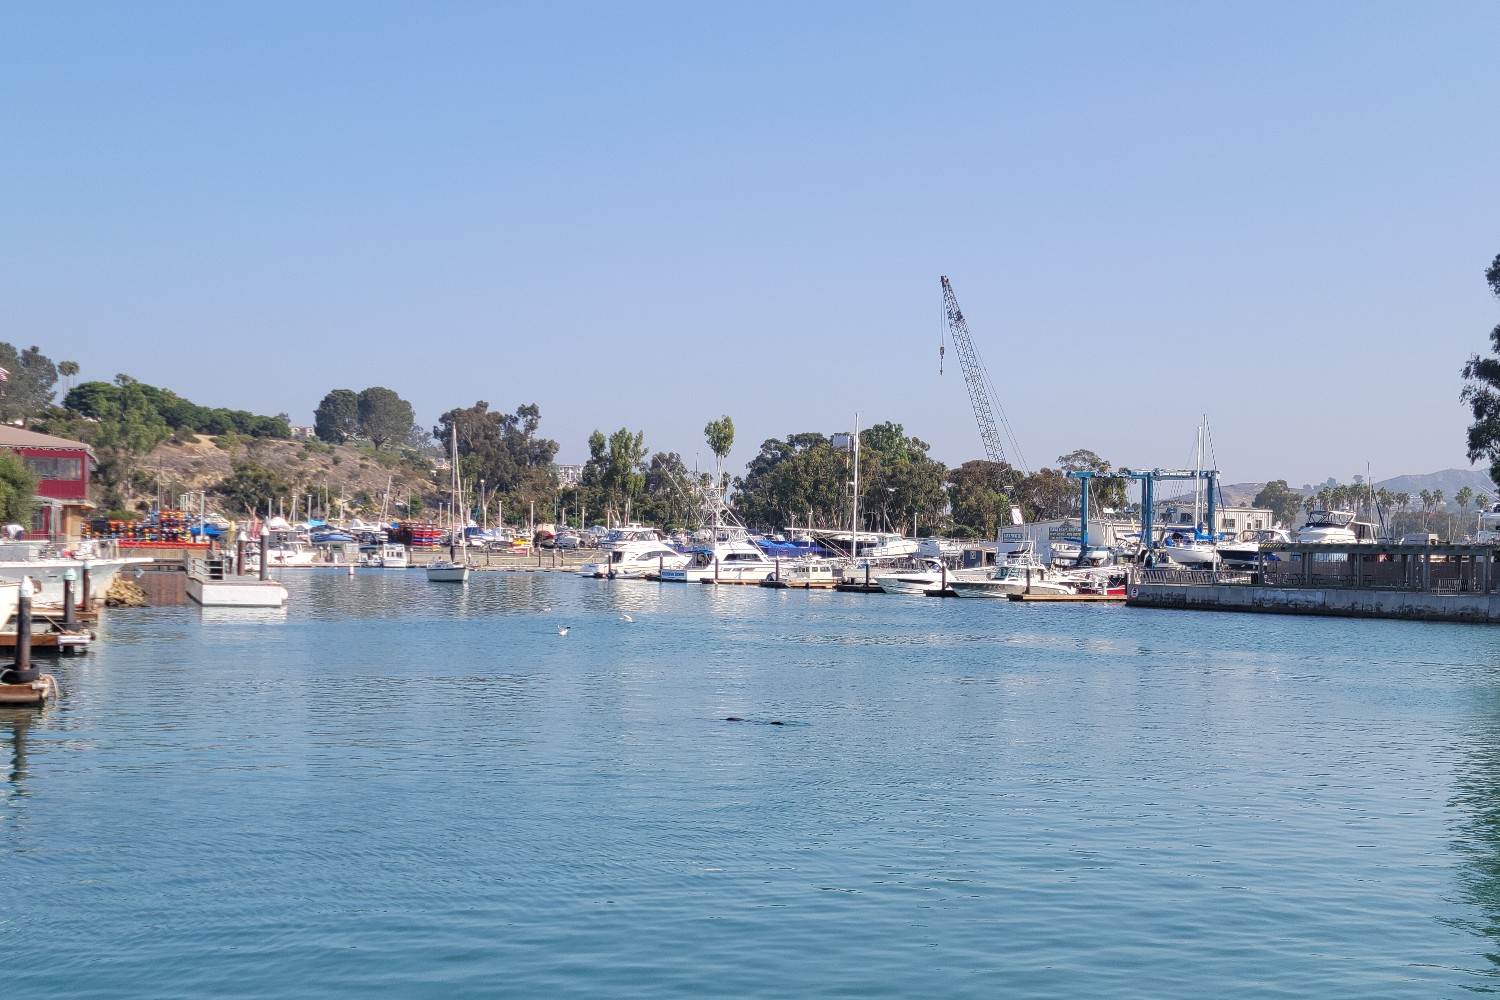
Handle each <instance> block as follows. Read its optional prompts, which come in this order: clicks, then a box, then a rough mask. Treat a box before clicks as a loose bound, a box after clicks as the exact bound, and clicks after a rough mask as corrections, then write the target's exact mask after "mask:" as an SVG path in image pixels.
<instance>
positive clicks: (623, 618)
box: [620, 615, 635, 622]
mask: <svg viewBox="0 0 1500 1000" xmlns="http://www.w3.org/2000/svg"><path fill="white" fill-rule="evenodd" d="M620 621H622V622H633V621H635V619H634V618H632V617H630V616H629V615H621V616H620Z"/></svg>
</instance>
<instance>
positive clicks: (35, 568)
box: [0, 540, 154, 605]
mask: <svg viewBox="0 0 1500 1000" xmlns="http://www.w3.org/2000/svg"><path fill="white" fill-rule="evenodd" d="M110 551H111V550H110V549H107V548H101V547H100V546H99V545H98V544H97V543H95V542H93V541H88V540H85V541H83V542H80V543H79V544H78V546H77V548H76V549H74V550H72V551H70V552H65V553H63V554H61V555H59V554H56V553H54V551H53V548H52V546H50V545H48V544H45V543H42V542H5V543H0V586H7V585H9V584H19V583H20V582H21V579H22V578H23V577H28V576H29V577H31V584H32V587H33V594H34V597H33V600H34V601H35V603H37V604H58V605H60V604H62V600H63V582H64V581H63V575H64V574H65V573H68V572H72V574H73V580H74V584H73V586H74V592H75V593H76V594H78V595H80V597H79V598H78V599H81V595H82V593H83V591H82V589H81V588H82V586H83V584H82V580H83V567H85V566H87V567H88V569H89V595H90V597H91V598H102V597H103V596H104V592H105V591H106V590H108V589H109V585H110V584H111V583H113V582H114V579H115V576H116V575H117V574H118V573H119V572H120V570H122V569H124V568H125V567H127V566H138V565H141V564H144V563H150V562H153V561H154V560H153V559H152V558H151V557H149V556H115V555H110V554H108V553H109V552H110Z"/></svg>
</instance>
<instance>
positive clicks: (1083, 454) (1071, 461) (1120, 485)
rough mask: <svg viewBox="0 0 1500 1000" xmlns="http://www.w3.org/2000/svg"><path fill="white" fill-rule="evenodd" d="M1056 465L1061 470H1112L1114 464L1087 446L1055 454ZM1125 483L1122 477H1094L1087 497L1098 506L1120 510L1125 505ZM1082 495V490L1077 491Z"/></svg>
mask: <svg viewBox="0 0 1500 1000" xmlns="http://www.w3.org/2000/svg"><path fill="white" fill-rule="evenodd" d="M1057 467H1058V468H1059V469H1061V470H1062V471H1063V472H1065V473H1067V472H1113V471H1114V466H1112V465H1110V464H1109V462H1107V461H1105V460H1104V459H1102V458H1100V457H1099V456H1098V455H1096V454H1095V453H1094V452H1092V451H1090V450H1088V449H1087V448H1079V449H1077V450H1076V451H1070V452H1068V453H1067V454H1066V455H1059V456H1057ZM1125 486H1126V483H1125V480H1123V479H1097V478H1096V479H1095V480H1094V481H1093V483H1091V484H1090V489H1089V497H1090V499H1092V500H1093V501H1094V502H1095V503H1097V504H1098V505H1099V507H1101V508H1103V507H1108V508H1109V509H1111V510H1120V509H1122V508H1123V507H1125V505H1126V503H1127V501H1126V489H1125ZM1079 496H1080V497H1081V496H1082V490H1080V491H1079Z"/></svg>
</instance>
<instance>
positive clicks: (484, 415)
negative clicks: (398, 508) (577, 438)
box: [431, 400, 559, 510]
mask: <svg viewBox="0 0 1500 1000" xmlns="http://www.w3.org/2000/svg"><path fill="white" fill-rule="evenodd" d="M541 419H542V411H541V409H540V408H539V407H537V405H536V404H535V403H526V404H524V405H522V406H518V407H516V410H515V412H514V413H502V412H500V411H497V410H491V409H490V404H489V403H487V402H485V401H484V400H480V401H478V402H477V403H475V404H474V405H473V406H470V407H457V408H455V409H452V410H449V411H448V412H447V413H444V414H443V415H442V416H441V417H439V418H438V423H437V426H436V427H434V428H433V429H432V437H431V440H433V441H435V442H437V444H439V445H440V446H441V447H442V451H443V453H444V454H447V452H448V441H449V438H450V435H452V434H454V433H456V434H457V436H458V466H459V474H460V475H461V476H462V477H463V478H464V480H465V482H475V481H477V480H480V479H483V480H484V481H485V490H486V493H488V494H491V495H493V496H495V497H498V498H503V500H504V502H505V503H506V505H507V506H510V507H511V508H512V509H513V510H519V509H520V506H519V505H520V504H522V503H526V502H529V501H533V500H534V501H536V502H537V504H538V505H539V506H548V507H550V505H551V503H552V499H553V497H554V496H555V495H556V491H557V482H556V477H555V473H554V470H553V466H552V461H553V459H554V458H555V457H556V456H557V450H558V447H559V445H558V443H557V442H556V441H553V440H550V439H549V438H545V437H542V436H541V435H540V434H538V433H537V429H538V427H539V426H540V424H541Z"/></svg>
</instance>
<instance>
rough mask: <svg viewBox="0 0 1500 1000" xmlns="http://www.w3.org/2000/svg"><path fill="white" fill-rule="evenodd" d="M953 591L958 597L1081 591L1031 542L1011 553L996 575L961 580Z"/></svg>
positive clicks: (952, 583) (951, 585) (1004, 596)
mask: <svg viewBox="0 0 1500 1000" xmlns="http://www.w3.org/2000/svg"><path fill="white" fill-rule="evenodd" d="M948 586H949V588H951V589H952V591H953V593H954V595H955V596H957V597H999V598H1006V597H1009V596H1010V595H1011V594H1027V593H1030V594H1073V593H1077V588H1076V587H1075V586H1074V585H1073V584H1071V583H1068V582H1066V581H1065V580H1064V579H1063V574H1062V573H1061V572H1060V571H1058V570H1055V569H1051V568H1049V567H1048V566H1047V565H1045V564H1044V563H1043V562H1042V561H1041V560H1040V559H1038V558H1037V556H1036V550H1035V549H1034V548H1032V547H1031V545H1030V544H1029V543H1027V544H1025V545H1023V546H1022V547H1021V548H1019V549H1016V550H1015V551H1013V552H1011V553H1010V555H1009V557H1008V558H1007V559H1006V560H1005V562H1003V563H1001V564H1000V565H999V566H997V567H996V568H995V572H994V573H993V574H992V575H990V576H988V577H984V578H981V579H973V578H972V577H961V578H959V579H955V580H950V581H949V583H948Z"/></svg>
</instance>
